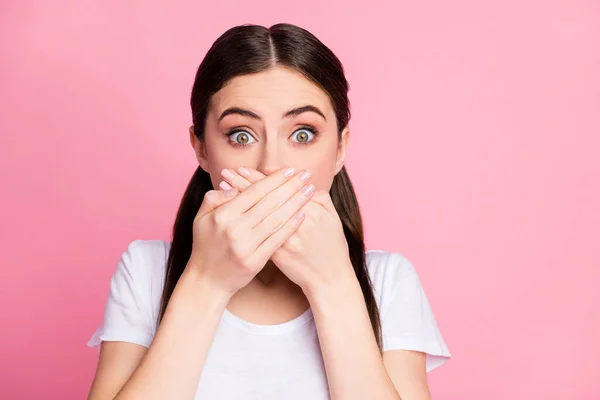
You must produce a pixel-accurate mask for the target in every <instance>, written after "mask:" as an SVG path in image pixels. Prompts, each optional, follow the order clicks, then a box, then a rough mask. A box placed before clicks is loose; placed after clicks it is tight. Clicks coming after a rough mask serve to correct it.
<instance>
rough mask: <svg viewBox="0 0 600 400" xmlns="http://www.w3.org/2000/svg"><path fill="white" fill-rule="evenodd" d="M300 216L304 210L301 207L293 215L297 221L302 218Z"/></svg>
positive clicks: (302, 215)
mask: <svg viewBox="0 0 600 400" xmlns="http://www.w3.org/2000/svg"><path fill="white" fill-rule="evenodd" d="M302 217H304V210H302V209H301V210H300V211H298V212H297V213H296V215H294V220H296V221H298V220H300V219H302Z"/></svg>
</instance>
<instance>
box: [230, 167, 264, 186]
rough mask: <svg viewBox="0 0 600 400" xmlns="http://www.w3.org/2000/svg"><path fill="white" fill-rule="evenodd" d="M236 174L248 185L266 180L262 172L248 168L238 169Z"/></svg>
mask: <svg viewBox="0 0 600 400" xmlns="http://www.w3.org/2000/svg"><path fill="white" fill-rule="evenodd" d="M236 172H237V173H238V174H240V176H243V177H244V178H245V179H246V180H247V181H248V182H250V183H256V182H258V181H260V180H261V179H264V178H266V175H265V174H263V173H262V172H260V171H257V170H255V169H253V168H249V167H239V168H238V169H237V171H236Z"/></svg>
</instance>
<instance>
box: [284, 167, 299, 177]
mask: <svg viewBox="0 0 600 400" xmlns="http://www.w3.org/2000/svg"><path fill="white" fill-rule="evenodd" d="M294 172H296V170H295V169H294V168H292V167H289V168H288V169H286V170H285V173H284V175H285V176H292V175H294Z"/></svg>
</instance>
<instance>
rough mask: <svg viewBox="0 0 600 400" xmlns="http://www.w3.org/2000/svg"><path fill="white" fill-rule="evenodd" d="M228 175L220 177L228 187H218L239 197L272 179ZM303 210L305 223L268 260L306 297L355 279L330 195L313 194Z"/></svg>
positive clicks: (250, 173) (254, 174) (251, 171)
mask: <svg viewBox="0 0 600 400" xmlns="http://www.w3.org/2000/svg"><path fill="white" fill-rule="evenodd" d="M246 171H247V173H246ZM231 172H233V178H227V177H225V176H223V178H224V181H226V182H227V183H228V184H229V185H230V186H229V185H224V184H223V183H222V184H221V185H220V186H221V187H222V188H223V189H227V188H228V187H233V188H234V189H238V190H240V191H241V192H242V194H243V193H245V192H246V191H248V190H251V189H252V187H253V186H254V185H259V184H261V183H262V182H263V180H266V179H269V178H270V177H271V175H269V176H265V175H264V174H262V173H261V172H259V171H257V170H254V169H251V168H245V171H244V169H242V168H240V169H238V171H237V172H236V171H231ZM242 172H243V173H242ZM279 173H281V172H280V171H277V172H275V173H274V174H273V175H277V174H279ZM303 209H304V210H305V212H306V217H305V219H304V222H303V223H302V224H301V225H300V227H299V228H298V229H297V230H296V231H295V232H294V233H292V234H291V235H290V236H289V237H288V238H287V239H286V240H285V241H284V243H283V244H282V246H281V247H280V248H279V249H277V250H276V251H275V252H274V253H273V256H272V257H271V260H272V261H273V262H274V263H275V265H277V267H278V268H279V269H280V270H281V272H283V273H284V274H285V275H286V276H287V277H288V278H289V279H290V280H291V281H293V282H294V283H296V284H297V285H298V286H300V287H301V288H302V290H303V291H304V292H305V293H306V294H309V293H312V292H314V291H316V290H317V289H320V288H322V287H327V286H328V285H329V284H331V283H334V282H336V281H339V280H340V278H347V277H354V278H355V274H354V270H353V267H352V263H351V262H350V257H349V253H348V243H347V242H346V237H345V236H344V230H343V227H342V223H341V220H340V218H339V216H338V214H337V211H336V209H335V207H334V205H333V202H332V201H331V197H330V196H329V193H328V192H326V191H323V190H318V191H316V192H315V194H314V195H313V197H312V199H311V200H310V201H309V202H307V203H306V205H305V206H304V208H303Z"/></svg>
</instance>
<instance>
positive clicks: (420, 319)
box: [381, 253, 450, 372]
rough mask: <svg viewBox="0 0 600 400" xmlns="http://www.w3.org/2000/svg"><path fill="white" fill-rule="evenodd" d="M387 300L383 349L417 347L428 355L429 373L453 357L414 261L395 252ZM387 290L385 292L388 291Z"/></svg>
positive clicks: (383, 326) (388, 283) (383, 322)
mask: <svg viewBox="0 0 600 400" xmlns="http://www.w3.org/2000/svg"><path fill="white" fill-rule="evenodd" d="M388 263H389V264H388V268H394V271H393V273H388V274H386V275H388V277H389V278H393V279H390V280H388V281H387V282H386V283H385V284H386V286H387V290H386V291H385V292H387V295H386V297H387V299H386V301H385V308H384V309H383V310H382V313H381V326H382V339H383V351H387V350H399V349H402V350H414V351H421V352H424V353H425V354H426V364H427V366H426V368H427V372H429V371H431V370H433V369H434V368H437V367H439V366H440V365H442V364H444V363H445V362H446V361H447V360H448V359H450V352H449V351H448V347H447V346H446V343H445V342H444V339H443V338H442V334H441V332H440V330H439V328H438V325H437V322H436V320H435V317H434V315H433V311H432V310H431V307H430V305H429V301H428V299H427V296H426V295H425V291H424V290H423V286H422V285H421V281H420V279H419V276H418V275H417V272H416V270H415V268H414V266H413V265H412V263H411V262H410V261H409V260H408V259H406V258H405V257H403V256H402V255H400V254H399V253H392V255H391V258H390V260H389V261H388ZM385 292H384V293H385Z"/></svg>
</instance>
